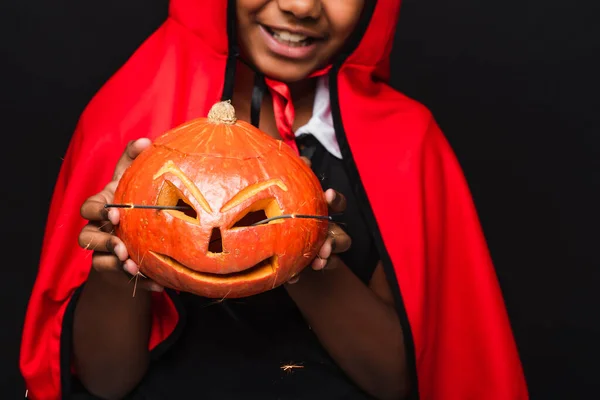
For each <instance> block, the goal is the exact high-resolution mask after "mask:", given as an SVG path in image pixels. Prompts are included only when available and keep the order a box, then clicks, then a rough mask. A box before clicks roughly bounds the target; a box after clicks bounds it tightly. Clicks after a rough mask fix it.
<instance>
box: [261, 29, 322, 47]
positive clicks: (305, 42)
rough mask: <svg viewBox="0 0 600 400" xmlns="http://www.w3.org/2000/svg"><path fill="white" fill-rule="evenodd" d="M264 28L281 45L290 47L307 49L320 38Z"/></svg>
mask: <svg viewBox="0 0 600 400" xmlns="http://www.w3.org/2000/svg"><path fill="white" fill-rule="evenodd" d="M262 27H263V28H264V29H265V30H266V31H267V32H268V33H269V34H270V35H271V36H272V37H273V38H274V39H275V40H277V41H278V42H279V43H281V44H284V45H286V46H290V47H305V46H310V45H311V44H313V43H315V42H316V41H318V40H322V39H320V38H316V37H311V36H307V35H303V34H300V33H294V32H289V31H286V30H281V29H275V28H271V27H268V26H266V25H262Z"/></svg>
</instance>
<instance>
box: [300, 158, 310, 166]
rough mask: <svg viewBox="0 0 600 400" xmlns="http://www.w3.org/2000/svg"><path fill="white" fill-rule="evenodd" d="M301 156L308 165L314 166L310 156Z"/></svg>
mask: <svg viewBox="0 0 600 400" xmlns="http://www.w3.org/2000/svg"><path fill="white" fill-rule="evenodd" d="M300 158H301V159H302V161H304V163H305V164H306V165H308V166H309V167H310V166H312V162H311V161H310V160H309V159H308V157H304V156H300Z"/></svg>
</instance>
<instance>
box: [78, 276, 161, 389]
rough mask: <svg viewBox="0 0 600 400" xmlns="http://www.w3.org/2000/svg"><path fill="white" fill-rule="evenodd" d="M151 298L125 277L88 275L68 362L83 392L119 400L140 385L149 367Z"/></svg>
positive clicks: (80, 300) (148, 293) (81, 296)
mask: <svg viewBox="0 0 600 400" xmlns="http://www.w3.org/2000/svg"><path fill="white" fill-rule="evenodd" d="M150 296H151V294H150V292H148V291H145V290H137V291H136V294H135V297H133V282H131V283H130V282H129V278H128V277H127V276H126V275H125V274H122V275H121V274H118V273H115V274H106V273H105V274H99V273H97V272H96V271H94V270H92V271H91V273H90V276H89V278H88V281H87V282H86V284H85V286H84V288H83V290H82V293H81V295H80V297H79V300H78V302H77V306H76V308H75V315H74V321H73V361H74V366H75V371H76V374H77V376H78V378H79V379H80V381H81V382H82V384H83V385H84V386H85V387H86V389H87V390H88V391H90V392H91V393H93V394H94V395H96V396H99V397H102V398H107V399H111V398H121V397H123V396H124V395H125V394H127V393H128V392H129V391H131V390H132V389H133V388H134V387H135V386H136V385H137V384H138V383H139V381H140V380H141V379H142V377H143V376H144V374H145V373H146V370H147V368H148V363H149V351H148V340H149V335H150V324H151V312H150V311H151V310H150V301H151V297H150Z"/></svg>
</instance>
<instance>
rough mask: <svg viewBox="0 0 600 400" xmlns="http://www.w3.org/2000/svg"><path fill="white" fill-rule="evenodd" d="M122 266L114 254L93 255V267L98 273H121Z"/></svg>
mask: <svg viewBox="0 0 600 400" xmlns="http://www.w3.org/2000/svg"><path fill="white" fill-rule="evenodd" d="M122 265H123V262H122V261H121V260H119V259H118V258H117V257H116V256H115V255H114V254H111V253H106V252H98V251H95V252H94V254H93V255H92V267H93V268H94V269H95V270H96V271H98V272H120V271H122V270H123V267H122Z"/></svg>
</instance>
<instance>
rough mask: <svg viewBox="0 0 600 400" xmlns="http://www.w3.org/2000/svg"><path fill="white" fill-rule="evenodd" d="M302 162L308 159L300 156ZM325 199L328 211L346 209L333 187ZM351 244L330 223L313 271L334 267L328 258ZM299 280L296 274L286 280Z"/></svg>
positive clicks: (327, 191) (327, 192)
mask: <svg viewBox="0 0 600 400" xmlns="http://www.w3.org/2000/svg"><path fill="white" fill-rule="evenodd" d="M302 159H303V160H304V162H306V163H307V164H308V165H309V166H310V161H309V160H308V159H307V158H305V157H302ZM325 199H326V200H327V204H328V205H329V211H330V212H331V213H342V212H344V211H345V210H346V198H345V197H344V195H343V194H341V193H338V192H336V191H335V190H333V189H327V190H326V191H325ZM351 245H352V239H351V238H350V236H348V234H347V233H346V232H345V231H344V230H343V229H342V228H340V227H339V226H338V225H337V224H334V223H330V224H329V232H328V235H327V240H325V243H323V246H321V249H319V252H318V253H317V257H315V259H314V260H313V262H312V264H311V267H312V269H313V270H315V271H319V270H322V269H328V268H335V266H334V265H333V264H332V263H330V258H331V257H332V256H333V255H335V254H339V253H343V252H345V251H348V249H349V248H350V246H351ZM298 280H299V276H296V277H294V278H292V279H291V280H289V281H288V283H296V282H298Z"/></svg>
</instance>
